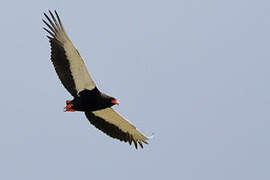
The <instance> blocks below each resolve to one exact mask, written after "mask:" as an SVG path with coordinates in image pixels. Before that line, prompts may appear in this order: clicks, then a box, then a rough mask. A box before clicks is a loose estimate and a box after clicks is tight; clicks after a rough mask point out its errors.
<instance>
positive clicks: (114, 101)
mask: <svg viewBox="0 0 270 180" xmlns="http://www.w3.org/2000/svg"><path fill="white" fill-rule="evenodd" d="M112 103H113V104H117V105H119V104H120V103H119V102H118V101H117V100H116V99H113V100H112Z"/></svg>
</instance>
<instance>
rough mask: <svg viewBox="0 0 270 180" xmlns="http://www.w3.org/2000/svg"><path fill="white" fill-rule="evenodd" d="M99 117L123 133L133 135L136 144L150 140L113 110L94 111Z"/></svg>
mask: <svg viewBox="0 0 270 180" xmlns="http://www.w3.org/2000/svg"><path fill="white" fill-rule="evenodd" d="M92 113H93V114H95V115H96V116H98V117H101V118H102V119H104V120H105V121H107V122H109V123H111V124H113V125H115V126H117V127H118V128H119V129H121V130H122V131H123V132H125V133H128V134H130V135H132V137H133V139H134V140H135V141H136V142H140V141H142V142H146V140H148V138H147V137H146V136H144V135H143V134H142V133H141V132H140V131H139V130H138V129H137V128H136V127H135V126H134V125H132V124H131V123H130V122H129V121H128V120H126V119H125V118H123V117H122V116H121V115H120V114H119V113H118V112H116V111H115V110H114V109H112V108H106V109H102V110H98V111H93V112H92Z"/></svg>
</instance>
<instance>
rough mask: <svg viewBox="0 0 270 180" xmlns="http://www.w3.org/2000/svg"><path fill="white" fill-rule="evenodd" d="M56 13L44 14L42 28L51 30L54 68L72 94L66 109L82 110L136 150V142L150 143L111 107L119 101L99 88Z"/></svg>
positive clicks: (102, 128) (101, 128) (109, 133)
mask: <svg viewBox="0 0 270 180" xmlns="http://www.w3.org/2000/svg"><path fill="white" fill-rule="evenodd" d="M54 13H55V15H54V14H53V13H52V12H51V11H49V14H50V15H47V14H46V13H44V16H45V18H46V20H47V21H45V20H44V19H42V21H43V22H44V23H45V25H46V26H47V27H46V28H45V27H44V28H43V29H44V30H45V31H47V32H48V33H49V35H47V37H48V39H49V42H50V46H51V61H52V63H53V65H54V68H55V71H56V73H57V75H58V77H59V79H60V81H61V82H62V84H63V85H64V87H65V88H66V89H67V91H68V92H69V93H70V94H71V95H72V96H73V100H67V101H66V107H65V111H67V112H75V111H82V112H84V113H85V116H86V117H87V119H88V120H89V122H90V123H91V124H93V125H94V126H95V127H96V128H98V129H99V130H101V131H103V132H104V133H106V134H107V135H109V136H111V137H112V138H116V139H119V140H120V141H124V142H129V144H130V145H131V144H132V142H133V144H134V145H135V147H136V149H137V143H138V144H139V145H140V146H141V148H143V143H145V144H148V142H147V140H148V137H146V136H145V135H143V134H142V133H141V132H140V131H139V130H138V129H136V127H135V126H134V125H132V124H131V123H130V122H129V121H128V120H126V119H125V118H123V117H122V116H121V115H120V114H119V113H117V112H116V111H115V110H114V109H113V108H112V106H113V105H115V104H119V102H118V101H117V99H116V98H114V97H111V96H108V95H106V94H105V93H102V92H101V91H100V90H99V89H98V88H97V86H96V84H95V82H94V81H93V79H92V78H91V76H90V74H89V72H88V70H87V68H86V66H85V64H84V61H83V59H82V57H81V56H80V54H79V52H78V50H77V49H76V48H75V47H74V45H73V44H72V42H71V40H70V39H69V37H68V35H67V33H66V31H65V29H64V27H63V24H62V22H61V20H60V18H59V16H58V14H57V12H56V11H54ZM49 16H50V17H49Z"/></svg>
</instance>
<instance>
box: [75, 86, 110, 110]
mask: <svg viewBox="0 0 270 180" xmlns="http://www.w3.org/2000/svg"><path fill="white" fill-rule="evenodd" d="M113 99H114V98H112V97H110V96H108V95H106V94H104V93H101V92H100V91H99V90H98V89H97V88H96V87H95V88H94V89H92V90H88V89H85V90H83V91H81V92H80V93H79V96H77V97H75V98H74V99H73V100H72V101H71V102H70V103H71V104H72V105H73V109H74V110H75V111H96V110H101V109H105V108H109V107H112V106H113V105H114V103H112V100H113Z"/></svg>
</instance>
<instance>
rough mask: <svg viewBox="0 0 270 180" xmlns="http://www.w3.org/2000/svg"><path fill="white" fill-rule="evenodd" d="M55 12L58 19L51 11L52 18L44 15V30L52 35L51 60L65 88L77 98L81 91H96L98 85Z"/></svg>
mask: <svg viewBox="0 0 270 180" xmlns="http://www.w3.org/2000/svg"><path fill="white" fill-rule="evenodd" d="M54 12H55V15H56V18H57V19H56V18H55V16H54V15H53V14H52V12H51V11H49V13H50V15H51V18H50V17H49V16H47V14H45V13H44V15H45V17H46V19H47V21H45V20H42V21H43V22H44V23H45V24H46V26H47V28H43V29H44V30H45V31H47V32H48V33H49V35H50V36H47V37H48V38H49V41H50V45H51V60H52V63H53V65H54V68H55V70H56V73H57V75H58V77H59V79H60V80H61V82H62V84H63V85H64V87H65V88H66V89H67V90H68V92H69V93H70V94H71V95H72V96H74V97H76V96H78V93H79V92H80V91H82V90H84V89H88V90H91V89H94V88H95V86H96V85H95V83H94V81H93V80H92V78H91V76H90V74H89V73H88V71H87V68H86V66H85V64H84V61H83V59H82V57H81V56H80V54H79V52H78V51H77V49H76V48H75V47H74V46H73V44H72V42H71V40H70V39H69V37H68V35H67V33H66V32H65V30H64V27H63V25H62V22H61V20H60V18H59V16H58V14H57V12H56V11H54Z"/></svg>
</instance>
